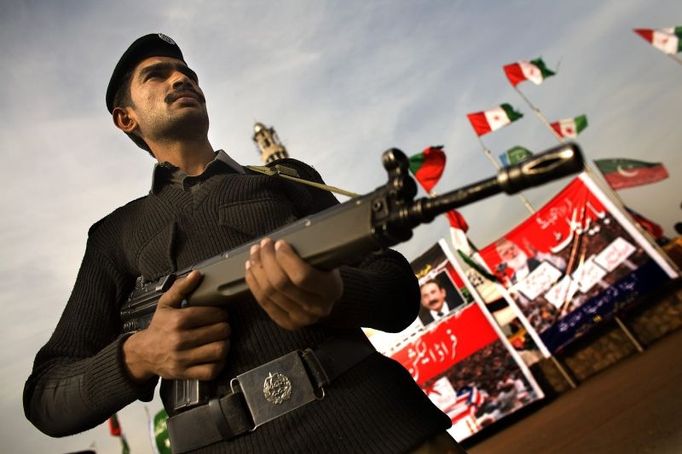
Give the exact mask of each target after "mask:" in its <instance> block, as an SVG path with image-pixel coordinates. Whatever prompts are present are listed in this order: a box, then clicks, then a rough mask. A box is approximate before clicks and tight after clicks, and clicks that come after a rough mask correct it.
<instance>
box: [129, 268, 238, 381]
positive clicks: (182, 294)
mask: <svg viewBox="0 0 682 454" xmlns="http://www.w3.org/2000/svg"><path fill="white" fill-rule="evenodd" d="M201 278H202V276H201V273H199V272H198V271H192V272H191V273H190V274H189V275H187V277H185V278H183V279H178V280H177V281H176V282H175V283H174V284H173V285H172V286H171V288H170V289H168V291H167V292H166V293H164V294H163V296H161V298H160V299H159V303H158V305H157V307H156V312H155V313H154V316H153V317H152V320H151V322H150V323H149V326H148V327H147V329H145V330H142V331H138V332H136V333H135V334H133V335H132V336H130V337H129V338H128V339H126V340H125V342H124V343H123V358H124V361H125V365H126V367H127V369H128V372H129V374H130V376H131V377H132V379H133V380H135V381H137V382H144V381H146V380H149V379H150V378H152V377H153V376H155V375H158V376H160V377H161V378H166V379H192V378H194V379H198V380H211V379H213V378H215V377H216V376H217V375H218V373H219V372H220V371H221V370H222V368H223V366H224V365H225V358H226V356H227V353H228V351H229V348H230V340H229V339H230V325H229V324H228V323H227V311H226V310H224V309H223V308H220V307H210V306H201V307H200V306H193V307H185V308H182V307H181V304H182V301H183V300H184V299H185V298H186V297H187V296H188V295H189V294H191V293H192V291H193V290H194V289H195V288H196V286H197V285H198V284H199V282H201Z"/></svg>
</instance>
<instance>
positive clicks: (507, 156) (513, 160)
mask: <svg viewBox="0 0 682 454" xmlns="http://www.w3.org/2000/svg"><path fill="white" fill-rule="evenodd" d="M530 156H533V152H532V151H530V150H529V149H527V148H524V147H522V146H519V145H517V146H515V147H512V148H510V149H509V150H507V151H505V152H504V153H502V154H501V155H500V161H501V162H502V165H504V166H513V165H514V164H518V163H519V162H521V161H525V160H526V159H527V158H528V157H530Z"/></svg>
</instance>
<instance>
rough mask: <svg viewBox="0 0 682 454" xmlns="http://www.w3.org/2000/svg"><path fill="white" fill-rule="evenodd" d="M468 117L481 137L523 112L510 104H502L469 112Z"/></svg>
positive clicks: (514, 119)
mask: <svg viewBox="0 0 682 454" xmlns="http://www.w3.org/2000/svg"><path fill="white" fill-rule="evenodd" d="M467 117H468V118H469V121H470V122H471V126H472V127H473V128H474V131H476V134H477V135H478V136H479V137H480V136H482V135H484V134H488V133H489V132H492V131H495V130H497V129H500V128H501V127H503V126H507V125H508V124H509V123H511V122H513V121H516V120H518V119H519V118H521V117H523V114H522V113H521V112H517V111H516V110H514V108H513V107H512V106H511V105H509V104H502V105H500V106H498V107H495V108H493V109H490V110H485V111H483V112H474V113H470V114H467Z"/></svg>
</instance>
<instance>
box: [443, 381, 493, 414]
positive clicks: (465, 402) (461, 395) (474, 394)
mask: <svg viewBox="0 0 682 454" xmlns="http://www.w3.org/2000/svg"><path fill="white" fill-rule="evenodd" d="M484 401H485V397H484V396H483V395H482V394H481V392H480V391H479V390H478V389H477V388H476V387H472V386H465V387H464V388H462V389H460V390H457V400H456V401H455V405H454V408H453V409H452V410H451V412H449V413H448V414H451V415H452V416H451V418H452V422H456V421H457V420H459V419H461V418H464V417H467V416H475V415H476V411H477V410H478V408H479V407H480V406H481V405H483V402H484Z"/></svg>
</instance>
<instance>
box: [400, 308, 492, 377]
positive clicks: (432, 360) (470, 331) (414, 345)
mask: <svg viewBox="0 0 682 454" xmlns="http://www.w3.org/2000/svg"><path fill="white" fill-rule="evenodd" d="M431 327H432V328H431V329H428V330H427V331H426V332H424V334H422V335H421V336H420V337H419V338H418V339H417V340H416V341H414V342H410V343H408V344H407V345H405V346H404V347H403V348H401V349H400V350H398V351H396V352H395V353H393V354H392V355H391V357H392V358H393V359H395V360H396V361H398V362H399V363H400V364H402V365H403V366H404V367H405V368H406V369H407V370H408V371H409V372H410V374H411V375H412V377H413V378H414V380H415V381H416V382H417V383H419V384H420V385H423V384H424V383H426V382H427V381H429V380H430V379H432V378H434V377H436V376H439V375H442V374H443V373H445V371H446V370H448V369H450V368H452V366H454V365H455V364H457V363H458V362H460V361H462V360H463V359H465V358H467V357H468V356H470V355H471V354H473V353H475V352H476V351H478V350H480V349H482V348H483V347H485V346H486V345H488V344H490V343H491V342H494V341H496V340H498V336H497V333H495V331H494V330H493V328H492V327H491V326H490V323H489V322H488V320H487V319H486V318H485V316H484V315H483V313H482V312H481V310H480V309H479V308H478V306H476V305H475V304H471V305H469V306H467V307H466V308H464V309H462V310H460V311H458V312H456V313H454V314H451V315H449V316H448V317H447V318H445V319H442V320H441V321H440V322H439V323H437V324H432V325H431Z"/></svg>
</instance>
